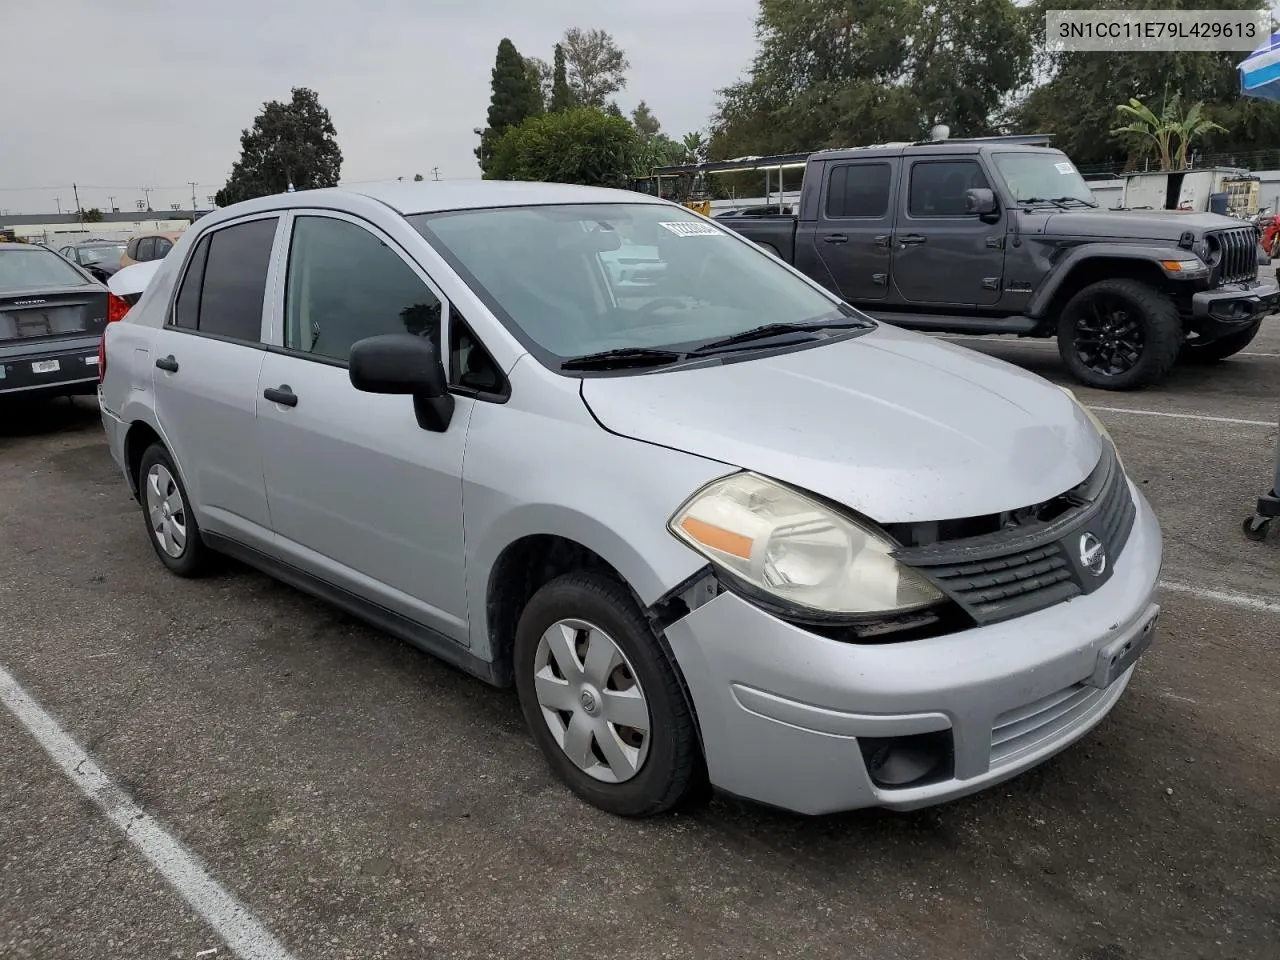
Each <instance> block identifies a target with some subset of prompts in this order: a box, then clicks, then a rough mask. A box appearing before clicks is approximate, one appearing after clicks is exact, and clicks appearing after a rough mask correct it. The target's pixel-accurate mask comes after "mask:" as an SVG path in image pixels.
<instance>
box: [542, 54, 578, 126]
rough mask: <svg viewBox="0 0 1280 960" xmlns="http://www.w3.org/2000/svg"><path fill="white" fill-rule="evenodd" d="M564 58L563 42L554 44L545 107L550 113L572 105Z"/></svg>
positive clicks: (571, 92)
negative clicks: (554, 49) (549, 83)
mask: <svg viewBox="0 0 1280 960" xmlns="http://www.w3.org/2000/svg"><path fill="white" fill-rule="evenodd" d="M567 69H568V68H567V67H566V65H565V59H564V44H562V43H557V44H556V53H555V59H554V61H553V65H552V68H551V97H550V99H549V100H548V101H547V109H548V110H549V111H550V112H551V113H558V112H559V111H561V110H568V109H569V108H570V107H572V106H573V91H572V90H571V89H569V79H568V73H567Z"/></svg>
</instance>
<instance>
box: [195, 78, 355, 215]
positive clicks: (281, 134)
mask: <svg viewBox="0 0 1280 960" xmlns="http://www.w3.org/2000/svg"><path fill="white" fill-rule="evenodd" d="M337 136H338V134H337V131H336V130H335V129H334V126H333V120H332V119H331V118H330V117H329V111H328V110H326V109H325V108H324V107H323V106H321V104H320V98H319V97H318V96H317V95H316V93H315V91H314V90H309V89H307V88H306V87H294V88H293V91H292V97H291V99H290V100H289V102H288V103H281V102H280V101H278V100H271V101H269V102H267V103H264V104H263V105H262V112H261V113H260V114H258V116H257V117H256V118H255V119H254V121H253V126H252V127H251V128H250V129H248V130H243V131H241V133H240V159H239V160H237V161H236V162H235V163H234V164H233V165H232V167H231V176H230V177H229V178H228V179H227V183H226V186H224V187H223V188H222V189H221V190H219V191H218V192H217V194H216V196H215V198H214V202H215V203H216V204H217V205H218V206H219V207H225V206H227V205H228V204H232V203H238V202H239V201H241V200H249V199H251V198H253V197H263V196H268V195H270V194H273V193H283V192H284V191H285V190H287V189H288V188H289V186H290V184H292V185H293V187H294V189H296V190H312V189H315V188H317V187H333V186H337V183H338V177H339V175H340V173H341V170H342V151H341V150H340V149H338V139H337Z"/></svg>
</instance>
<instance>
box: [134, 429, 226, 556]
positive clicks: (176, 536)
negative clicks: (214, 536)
mask: <svg viewBox="0 0 1280 960" xmlns="http://www.w3.org/2000/svg"><path fill="white" fill-rule="evenodd" d="M138 499H139V500H140V501H141V502H142V522H143V524H144V525H145V526H146V530H147V539H148V540H149V541H150V542H151V546H152V548H153V549H154V550H155V552H156V556H157V557H159V558H160V562H161V563H163V564H164V565H165V566H166V567H168V568H169V570H170V571H171V572H172V573H176V574H177V575H178V576H180V577H198V576H201V575H202V574H204V573H206V572H207V571H208V570H209V568H210V566H211V560H212V557H211V554H212V551H210V549H209V548H208V547H206V546H205V544H204V541H203V539H201V536H200V524H199V523H198V522H197V521H196V515H195V513H194V511H192V510H191V500H190V498H189V497H188V496H187V488H186V487H185V486H183V483H182V478H181V477H180V476H179V475H178V468H177V467H175V466H174V464H173V459H172V458H171V457H170V456H169V451H167V450H166V449H165V448H164V447H163V446H162V445H161V444H159V443H153V444H152V445H151V446H149V447H147V449H146V450H144V451H143V453H142V460H141V462H140V463H139V465H138ZM166 507H167V508H168V509H167V511H166V510H165V509H164V508H166ZM179 541H180V542H179ZM166 544H168V545H169V546H166Z"/></svg>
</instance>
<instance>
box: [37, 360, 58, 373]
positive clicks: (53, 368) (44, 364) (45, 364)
mask: <svg viewBox="0 0 1280 960" xmlns="http://www.w3.org/2000/svg"><path fill="white" fill-rule="evenodd" d="M60 369H62V364H60V363H59V362H58V361H57V360H37V361H35V362H34V363H32V364H31V372H32V373H57V372H58V371H59V370H60Z"/></svg>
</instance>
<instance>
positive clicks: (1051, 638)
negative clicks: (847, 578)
mask: <svg viewBox="0 0 1280 960" xmlns="http://www.w3.org/2000/svg"><path fill="white" fill-rule="evenodd" d="M1131 492H1132V493H1133V496H1134V499H1135V501H1136V503H1137V508H1138V512H1137V517H1136V519H1135V520H1134V527H1133V532H1132V533H1131V534H1130V538H1129V541H1128V543H1127V545H1126V546H1125V548H1124V551H1123V553H1121V555H1120V556H1119V558H1118V559H1117V562H1116V564H1115V573H1114V574H1113V576H1112V577H1111V579H1110V580H1109V581H1108V582H1107V584H1106V585H1105V586H1103V587H1102V588H1100V589H1099V590H1097V591H1096V592H1094V593H1092V594H1088V595H1086V596H1082V597H1077V598H1075V599H1073V600H1070V601H1067V602H1065V603H1060V604H1057V605H1056V606H1053V607H1050V608H1048V609H1046V610H1041V611H1039V612H1037V613H1033V614H1029V615H1027V616H1023V617H1019V618H1016V619H1013V620H1008V621H1004V622H1002V623H998V624H993V625H991V626H987V627H978V628H974V629H971V630H967V631H964V632H962V633H959V634H952V635H949V636H941V637H934V638H931V639H928V640H918V641H910V642H904V643H887V644H878V645H860V644H848V643H841V642H838V641H835V640H828V639H826V638H824V637H820V636H817V635H815V634H812V633H809V632H807V631H805V630H803V629H801V628H799V627H795V626H792V625H790V624H787V623H784V622H782V621H781V620H778V619H776V618H774V617H772V616H770V615H769V614H767V613H764V612H763V611H761V610H759V609H758V608H756V607H754V606H752V605H751V604H749V603H747V602H746V601H744V600H742V599H741V598H739V597H737V596H735V595H734V594H731V593H722V594H720V595H719V596H718V597H716V598H715V599H714V600H711V601H710V602H708V603H706V604H704V605H702V606H701V607H698V608H697V609H696V610H694V611H693V612H692V613H690V614H689V615H688V616H686V617H684V618H683V619H681V620H680V621H678V622H676V623H674V624H672V625H671V626H669V627H667V629H666V637H667V640H668V642H669V643H670V645H671V649H672V652H673V653H674V654H675V657H676V660H677V662H678V663H679V665H680V667H681V670H682V672H683V674H684V677H685V681H686V683H687V684H688V687H689V691H690V694H691V696H692V699H693V703H694V708H695V710H696V712H697V716H698V722H699V725H700V728H701V732H702V740H703V749H704V752H705V754H706V761H707V769H708V772H709V774H710V777H711V781H712V783H713V784H714V785H715V786H716V787H718V788H720V789H722V790H724V791H726V792H729V793H732V794H736V795H738V796H742V797H745V798H748V799H752V800H757V801H760V802H762V803H767V804H770V805H772V806H777V807H781V808H785V809H788V810H794V811H797V812H800V813H806V814H821V813H831V812H835V811H839V810H851V809H856V808H859V807H868V806H882V807H889V808H892V809H897V810H910V809H914V808H917V807H923V806H928V805H930V804H934V803H940V802H942V801H946V800H951V799H954V798H956V797H960V796H964V795H965V794H969V793H973V792H975V791H977V790H981V789H983V788H984V787H988V786H990V785H992V784H994V783H998V782H1000V781H1001V780H1005V779H1008V778H1009V777H1012V776H1014V775H1015V774H1017V773H1019V772H1021V771H1023V770H1026V769H1027V768H1028V767H1031V766H1034V765H1035V764H1037V763H1039V762H1040V761H1042V760H1044V759H1046V758H1047V757H1049V756H1051V755H1053V754H1054V753H1057V752H1058V751H1059V750H1062V749H1063V748H1064V747H1066V746H1067V745H1069V744H1070V743H1072V742H1074V741H1075V740H1077V739H1079V738H1080V737H1082V736H1083V735H1084V734H1085V733H1086V732H1088V731H1089V730H1090V729H1091V728H1092V727H1093V726H1095V725H1096V724H1097V723H1098V722H1099V721H1100V720H1101V719H1102V718H1103V717H1104V716H1106V714H1107V713H1108V712H1109V711H1110V709H1111V708H1112V706H1114V704H1115V703H1116V701H1117V700H1118V699H1119V697H1120V695H1121V693H1123V691H1124V688H1125V687H1126V685H1127V684H1128V682H1129V679H1130V677H1131V676H1132V673H1133V668H1132V667H1130V668H1129V669H1127V670H1125V671H1124V672H1123V673H1121V674H1120V676H1119V677H1118V678H1117V679H1115V680H1114V681H1113V682H1111V683H1110V685H1109V686H1107V687H1106V688H1105V689H1103V688H1098V687H1095V686H1090V685H1089V681H1090V679H1091V678H1094V677H1096V676H1097V674H1098V669H1099V667H1098V665H1099V660H1100V653H1101V651H1102V650H1103V648H1107V649H1108V650H1112V649H1114V648H1115V647H1116V645H1117V644H1121V643H1123V642H1124V641H1125V640H1126V639H1133V640H1136V639H1138V638H1141V637H1143V634H1144V632H1149V631H1150V629H1151V626H1152V620H1153V618H1154V617H1155V615H1156V614H1157V613H1158V611H1159V608H1158V607H1157V606H1156V605H1155V604H1154V603H1153V602H1152V600H1153V596H1154V593H1155V589H1156V582H1157V580H1158V578H1159V573H1160V563H1161V542H1160V528H1159V525H1158V523H1157V521H1156V518H1155V515H1154V514H1153V513H1152V511H1151V508H1150V506H1149V505H1148V504H1147V502H1146V500H1145V499H1143V498H1142V496H1141V494H1139V493H1138V492H1137V490H1134V489H1133V488H1132V485H1131ZM1148 635H1149V633H1148ZM934 731H949V732H950V738H951V744H952V757H953V768H952V770H951V775H950V776H948V777H947V778H946V779H942V780H938V781H936V782H932V783H927V784H925V785H923V786H907V787H902V788H886V787H881V786H877V785H876V783H874V782H873V780H872V778H871V776H870V774H869V773H868V769H867V764H866V762H865V761H864V759H863V753H862V750H861V749H860V748H859V743H858V740H859V738H873V737H874V738H885V737H890V738H891V737H903V736H911V735H915V734H926V733H932V732H934Z"/></svg>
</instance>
